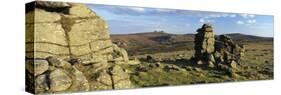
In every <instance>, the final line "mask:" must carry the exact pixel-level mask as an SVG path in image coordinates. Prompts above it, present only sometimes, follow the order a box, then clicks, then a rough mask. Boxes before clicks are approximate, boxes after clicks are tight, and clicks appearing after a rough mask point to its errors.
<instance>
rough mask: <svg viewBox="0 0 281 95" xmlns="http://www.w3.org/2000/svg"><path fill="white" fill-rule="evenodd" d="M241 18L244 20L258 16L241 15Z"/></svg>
mask: <svg viewBox="0 0 281 95" xmlns="http://www.w3.org/2000/svg"><path fill="white" fill-rule="evenodd" d="M240 16H241V17H243V18H244V19H248V18H255V17H256V15H253V14H240Z"/></svg>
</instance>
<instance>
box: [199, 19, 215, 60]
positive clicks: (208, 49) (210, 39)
mask: <svg viewBox="0 0 281 95" xmlns="http://www.w3.org/2000/svg"><path fill="white" fill-rule="evenodd" d="M214 45H215V34H214V32H213V28H212V25H211V24H204V25H203V26H202V27H201V28H199V29H198V30H197V34H196V35H195V47H194V49H195V58H196V60H197V61H200V60H202V61H204V62H206V63H209V65H212V63H213V62H214V56H213V53H214V51H215V46H214ZM202 64H203V63H202Z"/></svg>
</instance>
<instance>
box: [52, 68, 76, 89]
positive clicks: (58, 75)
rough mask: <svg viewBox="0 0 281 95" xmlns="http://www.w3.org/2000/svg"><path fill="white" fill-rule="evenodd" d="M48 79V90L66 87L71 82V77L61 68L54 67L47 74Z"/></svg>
mask: <svg viewBox="0 0 281 95" xmlns="http://www.w3.org/2000/svg"><path fill="white" fill-rule="evenodd" d="M49 79H50V90H51V91H52V92H58V91H63V90H66V89H68V88H69V87H70V86H71V84H72V80H71V78H70V77H69V76H68V75H67V74H66V73H65V72H63V71H62V70H60V69H56V70H54V71H52V72H51V73H50V75H49Z"/></svg>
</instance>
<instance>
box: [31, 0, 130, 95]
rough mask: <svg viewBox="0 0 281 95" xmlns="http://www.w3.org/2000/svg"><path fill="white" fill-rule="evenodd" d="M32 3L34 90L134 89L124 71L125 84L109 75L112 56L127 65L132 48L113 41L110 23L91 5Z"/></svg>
mask: <svg viewBox="0 0 281 95" xmlns="http://www.w3.org/2000/svg"><path fill="white" fill-rule="evenodd" d="M27 7H28V8H27V9H31V10H27V12H26V69H27V74H28V75H29V76H34V78H35V80H31V81H30V82H29V83H35V87H31V88H27V89H29V91H30V92H34V93H57V92H74V91H89V90H100V89H115V88H113V86H114V87H115V85H116V88H129V87H132V86H131V84H130V80H129V78H127V77H129V76H128V74H127V73H125V72H121V71H120V72H118V74H117V75H120V76H119V77H126V78H127V79H124V81H125V82H118V83H117V82H112V81H115V80H119V79H118V78H119V77H115V75H111V74H110V73H109V72H110V71H111V70H110V69H109V68H111V67H115V66H116V64H113V63H115V61H116V60H114V59H113V54H118V55H117V56H115V57H116V58H119V57H120V58H122V60H119V61H121V62H123V63H125V62H128V55H127V52H126V50H124V49H122V48H119V47H118V46H114V45H113V44H112V42H111V40H110V36H109V32H108V26H107V24H106V22H105V21H104V20H103V19H101V17H99V16H98V15H97V14H96V13H94V12H92V11H91V10H90V9H89V8H88V7H87V6H86V5H83V4H74V3H62V2H48V1H36V2H35V3H33V4H29V5H28V6H27ZM120 68H121V67H120ZM120 68H118V69H120ZM121 69H122V68H121ZM108 77H109V78H108ZM97 80H102V81H104V82H97ZM103 83H107V85H109V87H102V86H103ZM27 85H28V84H27ZM96 87H98V88H96ZM99 88H100V89H99ZM34 89H35V91H34Z"/></svg>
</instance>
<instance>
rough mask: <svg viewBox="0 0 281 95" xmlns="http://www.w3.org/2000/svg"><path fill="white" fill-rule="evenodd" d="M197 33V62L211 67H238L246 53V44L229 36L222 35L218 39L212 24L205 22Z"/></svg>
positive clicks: (195, 56) (195, 57)
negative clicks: (241, 43) (236, 41)
mask: <svg viewBox="0 0 281 95" xmlns="http://www.w3.org/2000/svg"><path fill="white" fill-rule="evenodd" d="M197 32H198V33H197V34H196V35H195V47H194V49H195V55H194V59H195V61H196V63H197V64H203V65H207V66H209V67H216V66H217V67H219V68H236V65H237V64H240V63H241V59H242V57H243V55H244V52H245V48H244V45H239V44H236V43H235V42H234V41H233V40H232V39H231V38H230V37H229V36H226V35H220V36H219V37H218V40H216V39H215V34H214V32H213V28H212V25H211V24H204V25H203V26H202V27H201V28H199V29H198V30H197Z"/></svg>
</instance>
